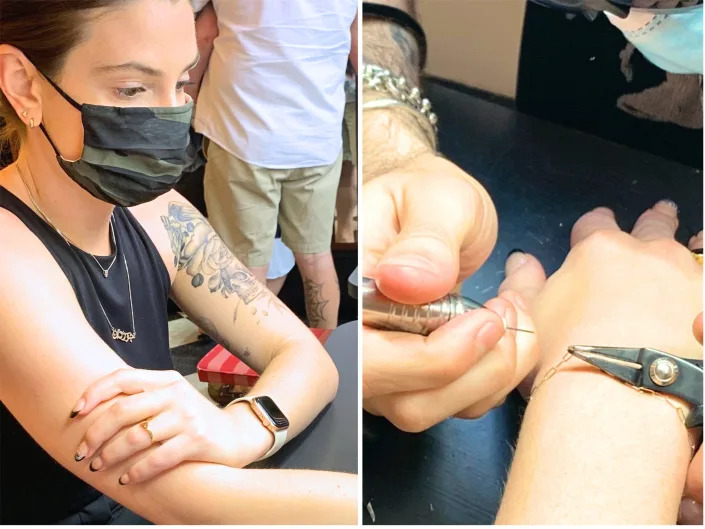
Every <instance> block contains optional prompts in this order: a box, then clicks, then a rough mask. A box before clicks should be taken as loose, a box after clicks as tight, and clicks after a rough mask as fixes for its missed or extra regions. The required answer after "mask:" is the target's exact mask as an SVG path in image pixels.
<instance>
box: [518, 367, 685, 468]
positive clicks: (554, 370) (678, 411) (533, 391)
mask: <svg viewBox="0 0 705 529" xmlns="http://www.w3.org/2000/svg"><path fill="white" fill-rule="evenodd" d="M571 358H575V357H574V356H573V355H572V354H570V353H566V354H565V355H563V358H561V359H560V360H559V361H558V363H556V365H554V366H553V367H552V368H551V369H549V370H548V371H547V372H546V374H545V375H544V376H543V378H542V379H541V381H539V383H538V384H536V385H535V386H534V387H533V388H531V392H530V393H529V399H528V402H531V399H533V398H534V395H535V394H536V391H538V389H539V388H540V387H541V386H543V384H545V383H546V382H547V381H548V380H549V379H551V378H552V377H553V376H554V375H555V374H556V373H557V372H558V369H559V368H560V367H561V366H562V365H563V364H565V363H566V362H567V361H568V360H570V359H571ZM601 373H605V374H606V375H609V376H610V377H612V378H613V379H615V380H616V381H617V382H619V383H621V384H623V385H625V386H627V387H628V388H631V389H633V390H635V391H637V392H639V393H645V394H647V395H651V396H653V397H657V398H659V399H661V400H663V401H665V402H666V403H667V404H668V405H669V406H670V407H671V408H673V409H674V410H676V415H678V419H679V420H680V422H681V423H682V424H683V426H685V424H686V416H685V413H684V412H683V408H681V407H680V406H678V405H677V404H675V403H674V402H672V401H671V399H669V398H668V397H666V396H664V395H661V394H660V393H658V392H656V391H654V390H652V389H648V388H639V387H636V386H632V385H631V384H628V383H627V382H625V381H624V380H620V379H619V378H617V377H615V376H614V375H612V374H610V373H608V372H606V371H601ZM686 433H687V435H688V444H689V445H690V457H691V459H692V458H693V456H694V455H695V439H694V438H693V436H692V434H691V433H690V431H689V430H688V429H687V428H686Z"/></svg>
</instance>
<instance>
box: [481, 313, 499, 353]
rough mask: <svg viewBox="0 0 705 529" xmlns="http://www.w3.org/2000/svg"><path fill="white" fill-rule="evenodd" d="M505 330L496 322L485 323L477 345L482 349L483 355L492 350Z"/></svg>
mask: <svg viewBox="0 0 705 529" xmlns="http://www.w3.org/2000/svg"><path fill="white" fill-rule="evenodd" d="M503 333H504V329H502V328H501V326H500V325H498V324H497V322H495V321H488V322H485V323H484V324H483V325H482V327H480V331H479V332H478V333H477V343H478V345H480V347H481V349H482V350H481V354H485V353H486V352H487V351H489V350H490V349H492V348H493V347H494V346H495V345H496V344H497V341H498V340H499V339H500V338H501V337H502V334H503Z"/></svg>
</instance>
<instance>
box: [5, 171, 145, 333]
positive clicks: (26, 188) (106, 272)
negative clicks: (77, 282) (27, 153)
mask: <svg viewBox="0 0 705 529" xmlns="http://www.w3.org/2000/svg"><path fill="white" fill-rule="evenodd" d="M17 174H19V175H20V180H22V184H23V185H24V188H25V190H26V191H27V195H28V196H29V199H30V200H31V201H32V204H34V207H35V209H36V210H37V211H38V212H39V214H40V215H41V216H42V218H43V219H44V221H45V222H46V223H47V224H48V225H49V226H51V227H52V228H53V229H54V230H55V231H56V233H58V234H59V235H61V237H62V238H63V239H64V241H66V244H67V245H68V247H69V248H71V251H72V252H74V254H75V253H76V251H75V250H74V248H73V247H74V246H76V247H78V246H77V245H76V244H74V243H72V242H71V241H69V239H68V237H66V236H65V235H64V234H63V233H62V232H61V230H59V228H57V227H56V226H54V223H53V222H51V220H49V217H47V216H46V214H45V213H44V212H43V211H42V210H41V208H40V207H39V204H37V202H36V201H35V200H34V197H33V196H32V193H31V191H30V190H29V185H27V181H26V180H25V178H24V174H22V171H21V169H20V164H19V163H18V164H17ZM110 229H111V233H112V236H113V245H114V246H115V257H114V258H113V261H112V263H110V266H108V269H107V270H106V269H104V268H103V267H102V266H101V264H100V263H99V262H98V259H96V258H95V256H94V255H93V254H89V255H91V257H93V259H95V261H96V262H97V263H98V266H100V269H101V270H102V271H103V276H104V277H108V272H109V271H110V268H112V266H113V264H115V260H116V259H117V254H118V246H117V239H116V238H115V230H114V228H113V219H112V215H111V216H110ZM122 258H123V261H124V263H125V273H126V274H127V290H128V292H129V295H130V316H131V318H132V331H123V330H122V329H117V328H115V327H113V324H112V323H111V322H110V318H108V314H107V313H106V312H105V308H104V307H103V304H102V303H101V302H100V298H98V297H97V296H96V299H97V300H98V305H99V306H100V310H102V311H103V316H105V320H106V321H107V322H108V325H109V326H110V330H111V331H112V336H113V340H120V341H122V342H126V343H130V342H132V341H133V340H134V339H135V338H136V337H137V332H136V330H135V310H134V307H133V304H132V284H131V282H130V268H129V267H128V266H127V258H126V257H125V254H124V253H123V255H122ZM89 279H90V277H89ZM96 294H97V293H96Z"/></svg>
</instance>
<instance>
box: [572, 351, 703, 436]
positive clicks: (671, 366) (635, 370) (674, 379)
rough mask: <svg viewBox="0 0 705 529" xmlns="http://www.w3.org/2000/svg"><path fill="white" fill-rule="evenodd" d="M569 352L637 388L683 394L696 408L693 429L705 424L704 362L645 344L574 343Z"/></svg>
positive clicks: (692, 414)
mask: <svg viewBox="0 0 705 529" xmlns="http://www.w3.org/2000/svg"><path fill="white" fill-rule="evenodd" d="M568 352H569V353H570V354H572V355H573V356H575V357H576V358H580V359H581V360H584V361H585V362H587V363H588V364H590V365H593V366H595V367H597V368H598V369H600V370H601V371H604V372H605V373H608V374H610V375H612V376H614V377H616V378H618V379H619V380H622V381H623V382H626V383H627V384H629V385H631V386H634V387H635V388H638V389H647V390H651V391H655V392H658V393H662V394H666V395H673V396H676V397H680V398H681V399H683V400H685V401H686V402H688V403H689V404H690V405H691V406H693V409H692V410H691V412H690V414H689V415H688V417H687V418H686V426H687V427H689V428H691V427H695V426H702V424H703V362H702V361H701V360H690V359H687V358H681V357H678V356H673V355H671V354H669V353H666V352H664V351H659V350H657V349H650V348H646V347H641V348H638V347H599V346H589V345H571V346H570V347H568Z"/></svg>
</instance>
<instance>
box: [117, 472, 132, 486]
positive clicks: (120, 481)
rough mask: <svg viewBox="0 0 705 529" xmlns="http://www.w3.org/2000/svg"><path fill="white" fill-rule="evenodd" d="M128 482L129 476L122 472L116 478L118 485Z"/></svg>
mask: <svg viewBox="0 0 705 529" xmlns="http://www.w3.org/2000/svg"><path fill="white" fill-rule="evenodd" d="M129 482H130V476H128V475H127V474H123V475H122V476H120V479H118V483H119V484H120V485H127V484H128V483H129Z"/></svg>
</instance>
